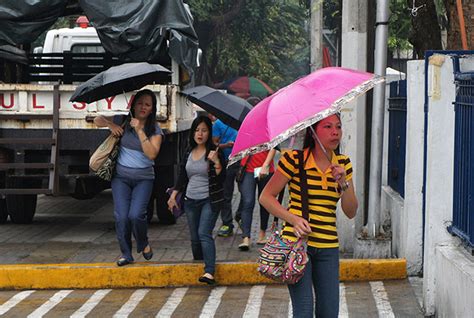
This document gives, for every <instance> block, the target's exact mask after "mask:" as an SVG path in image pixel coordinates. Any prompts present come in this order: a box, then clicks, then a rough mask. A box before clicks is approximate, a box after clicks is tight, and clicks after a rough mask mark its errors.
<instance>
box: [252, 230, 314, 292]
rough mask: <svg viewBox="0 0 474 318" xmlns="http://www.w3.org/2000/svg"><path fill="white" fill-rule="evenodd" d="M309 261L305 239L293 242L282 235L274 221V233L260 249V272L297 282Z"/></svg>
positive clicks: (287, 281) (274, 277)
mask: <svg viewBox="0 0 474 318" xmlns="http://www.w3.org/2000/svg"><path fill="white" fill-rule="evenodd" d="M307 262H308V254H306V243H305V241H304V240H303V239H302V238H299V239H298V240H297V241H296V242H293V241H290V240H287V239H285V238H283V237H281V236H280V234H279V232H278V231H277V230H276V224H275V223H273V225H272V235H271V237H270V239H269V240H268V242H267V243H266V244H265V246H264V247H263V248H261V249H260V255H259V257H258V264H259V265H258V271H259V272H260V274H262V275H264V276H266V277H268V278H270V279H273V280H277V281H280V282H283V283H287V284H295V283H297V282H298V281H299V280H300V279H301V277H303V275H304V270H305V267H306V263H307Z"/></svg>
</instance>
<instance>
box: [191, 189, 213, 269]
mask: <svg viewBox="0 0 474 318" xmlns="http://www.w3.org/2000/svg"><path fill="white" fill-rule="evenodd" d="M184 211H185V213H186V218H187V220H188V226H189V232H190V233H191V249H192V252H193V256H194V259H204V272H205V273H209V274H212V275H214V272H215V271H216V245H215V244H214V238H213V237H212V230H213V229H214V226H215V225H216V221H217V216H218V213H215V212H212V209H211V200H210V199H209V198H206V199H201V200H193V199H190V198H186V199H185V200H184Z"/></svg>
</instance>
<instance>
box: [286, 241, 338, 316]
mask: <svg viewBox="0 0 474 318" xmlns="http://www.w3.org/2000/svg"><path fill="white" fill-rule="evenodd" d="M308 256H309V261H308V264H307V265H306V270H305V272H304V276H303V278H301V280H300V281H299V282H298V283H296V284H294V285H288V290H289V292H290V297H291V302H292V305H293V317H298V318H306V317H311V318H312V317H313V312H314V313H315V314H316V317H323V318H333V317H334V318H337V317H338V315H339V249H338V248H314V247H308ZM313 288H314V291H315V293H316V308H314V297H313Z"/></svg>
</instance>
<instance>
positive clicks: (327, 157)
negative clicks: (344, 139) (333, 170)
mask: <svg viewBox="0 0 474 318" xmlns="http://www.w3.org/2000/svg"><path fill="white" fill-rule="evenodd" d="M309 129H311V133H312V134H313V138H314V139H315V140H316V141H317V142H318V144H319V146H320V147H321V149H322V150H323V153H324V155H325V156H326V159H327V160H328V161H329V163H331V158H330V157H329V154H328V152H327V151H326V148H324V146H323V144H322V143H321V140H319V138H318V135H316V132H315V131H314V129H313V127H312V126H309Z"/></svg>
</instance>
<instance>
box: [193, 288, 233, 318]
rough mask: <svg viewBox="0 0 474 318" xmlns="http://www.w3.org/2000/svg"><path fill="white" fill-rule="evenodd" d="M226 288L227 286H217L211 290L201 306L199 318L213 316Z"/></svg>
mask: <svg viewBox="0 0 474 318" xmlns="http://www.w3.org/2000/svg"><path fill="white" fill-rule="evenodd" d="M226 290H227V287H217V288H214V289H213V290H212V291H211V294H210V295H209V297H208V298H207V301H206V303H205V304H204V307H203V308H202V311H201V315H200V316H199V317H200V318H210V317H214V315H215V314H216V311H217V308H218V307H219V304H220V303H221V299H222V295H224V293H225V291H226Z"/></svg>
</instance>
